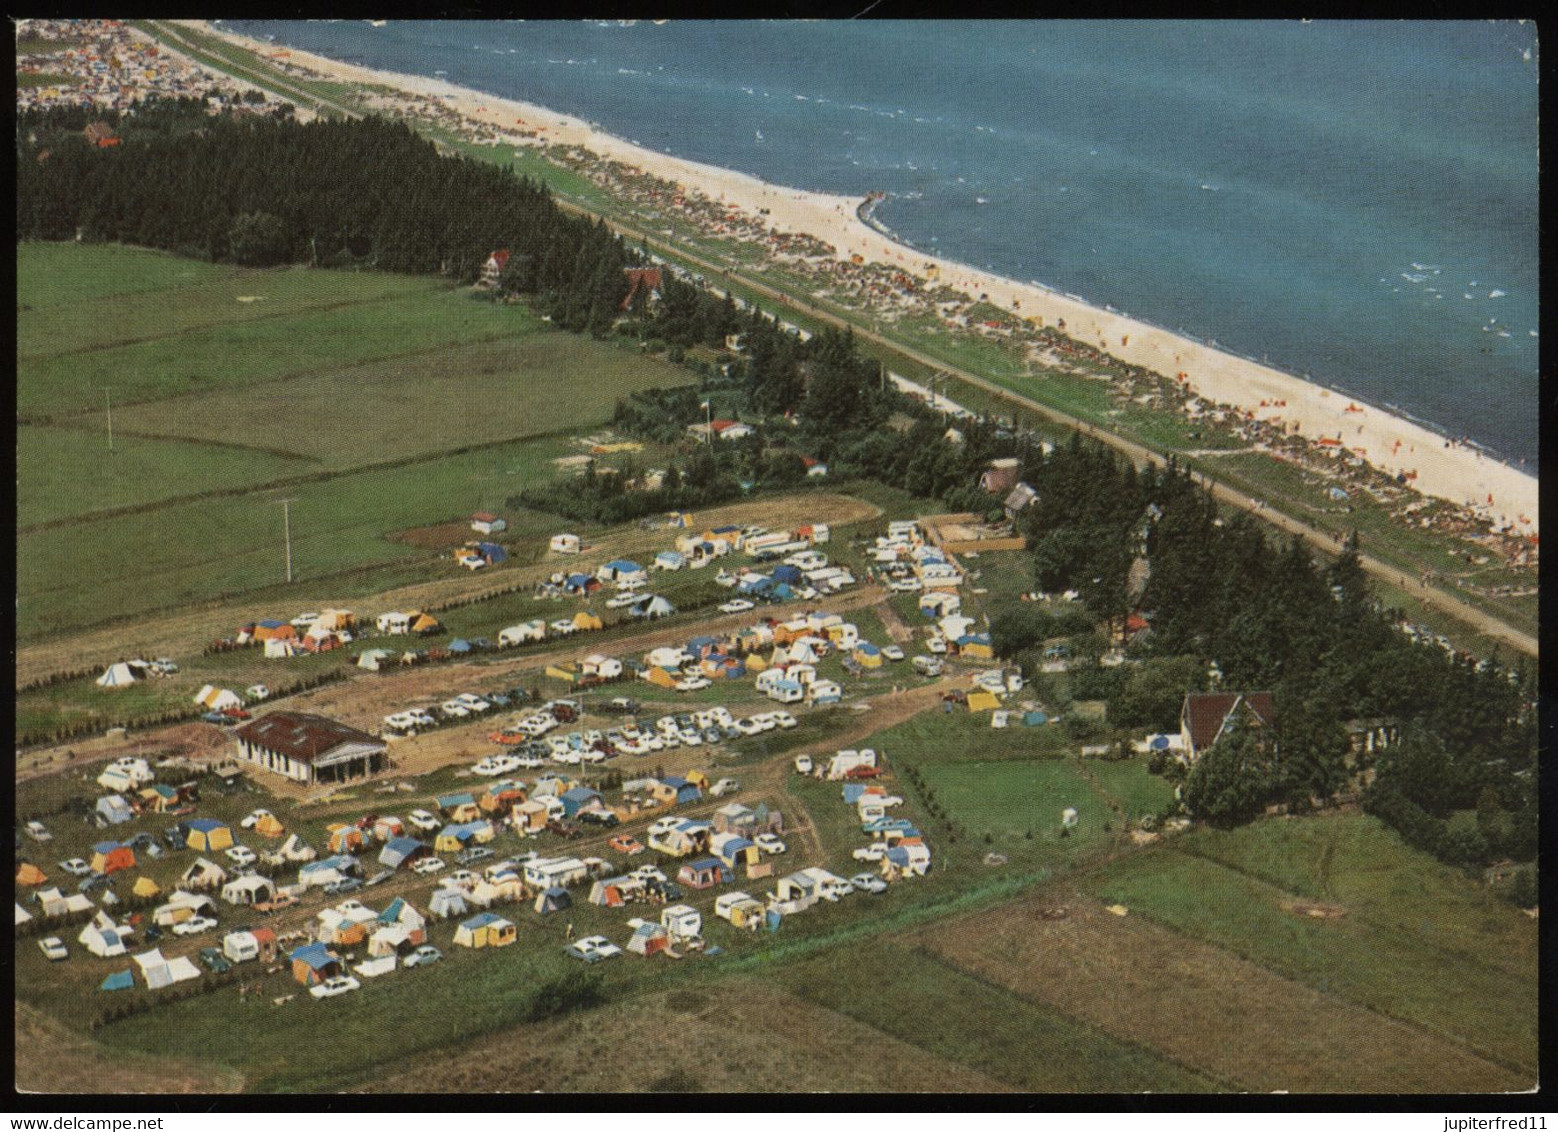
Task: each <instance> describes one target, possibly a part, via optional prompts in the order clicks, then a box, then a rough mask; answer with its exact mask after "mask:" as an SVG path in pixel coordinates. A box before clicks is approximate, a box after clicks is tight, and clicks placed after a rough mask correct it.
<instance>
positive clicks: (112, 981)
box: [97, 971, 135, 990]
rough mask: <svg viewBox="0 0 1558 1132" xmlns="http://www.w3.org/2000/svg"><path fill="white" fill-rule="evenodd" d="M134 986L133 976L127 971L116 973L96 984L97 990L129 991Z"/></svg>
mask: <svg viewBox="0 0 1558 1132" xmlns="http://www.w3.org/2000/svg"><path fill="white" fill-rule="evenodd" d="M134 985H135V976H134V975H132V974H130V972H129V971H118V972H116V973H114V974H112V975H109V976H108V978H106V979H104V980H103V981H102V982H101V983H99V984H98V987H97V989H98V990H129V989H130V988H131V987H133V986H134Z"/></svg>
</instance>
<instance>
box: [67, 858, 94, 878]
mask: <svg viewBox="0 0 1558 1132" xmlns="http://www.w3.org/2000/svg"><path fill="white" fill-rule="evenodd" d="M60 868H62V869H64V870H65V871H66V872H67V873H69V874H70V875H71V876H73V877H84V876H86V875H87V874H88V873H90V872H91V871H92V866H91V865H89V864H87V863H86V862H85V861H83V860H82V859H81V858H80V857H72V858H71V859H70V860H68V861H61V862H60Z"/></svg>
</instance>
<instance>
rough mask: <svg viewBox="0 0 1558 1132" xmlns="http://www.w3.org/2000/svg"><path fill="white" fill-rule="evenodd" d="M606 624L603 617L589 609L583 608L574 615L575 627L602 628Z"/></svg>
mask: <svg viewBox="0 0 1558 1132" xmlns="http://www.w3.org/2000/svg"><path fill="white" fill-rule="evenodd" d="M603 626H604V623H603V622H602V621H601V619H600V618H599V617H597V616H595V614H593V613H591V612H590V611H589V610H588V609H581V610H579V612H578V613H575V614H574V615H573V627H574V628H575V629H600V628H602V627H603Z"/></svg>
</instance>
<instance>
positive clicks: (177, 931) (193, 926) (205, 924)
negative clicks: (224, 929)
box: [173, 916, 216, 935]
mask: <svg viewBox="0 0 1558 1132" xmlns="http://www.w3.org/2000/svg"><path fill="white" fill-rule="evenodd" d="M214 927H216V921H215V920H213V919H212V918H211V917H210V916H191V917H190V918H189V919H187V920H185V921H184V922H183V923H182V924H174V925H173V934H174V935H199V934H200V933H201V932H208V931H210V930H211V929H212V928H214Z"/></svg>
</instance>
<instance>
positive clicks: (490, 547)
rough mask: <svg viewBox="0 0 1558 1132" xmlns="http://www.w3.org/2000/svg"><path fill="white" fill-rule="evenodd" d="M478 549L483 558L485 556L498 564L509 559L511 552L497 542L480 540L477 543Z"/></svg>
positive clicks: (489, 560)
mask: <svg viewBox="0 0 1558 1132" xmlns="http://www.w3.org/2000/svg"><path fill="white" fill-rule="evenodd" d="M476 550H477V552H478V553H480V554H481V556H482V557H483V558H485V559H486V560H487V561H488V562H489V563H492V564H493V565H496V564H497V563H499V562H507V561H508V557H509V552H508V551H506V550H504V549H503V548H502V547H501V546H499V545H498V544H497V543H495V542H479V543H477V544H476Z"/></svg>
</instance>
